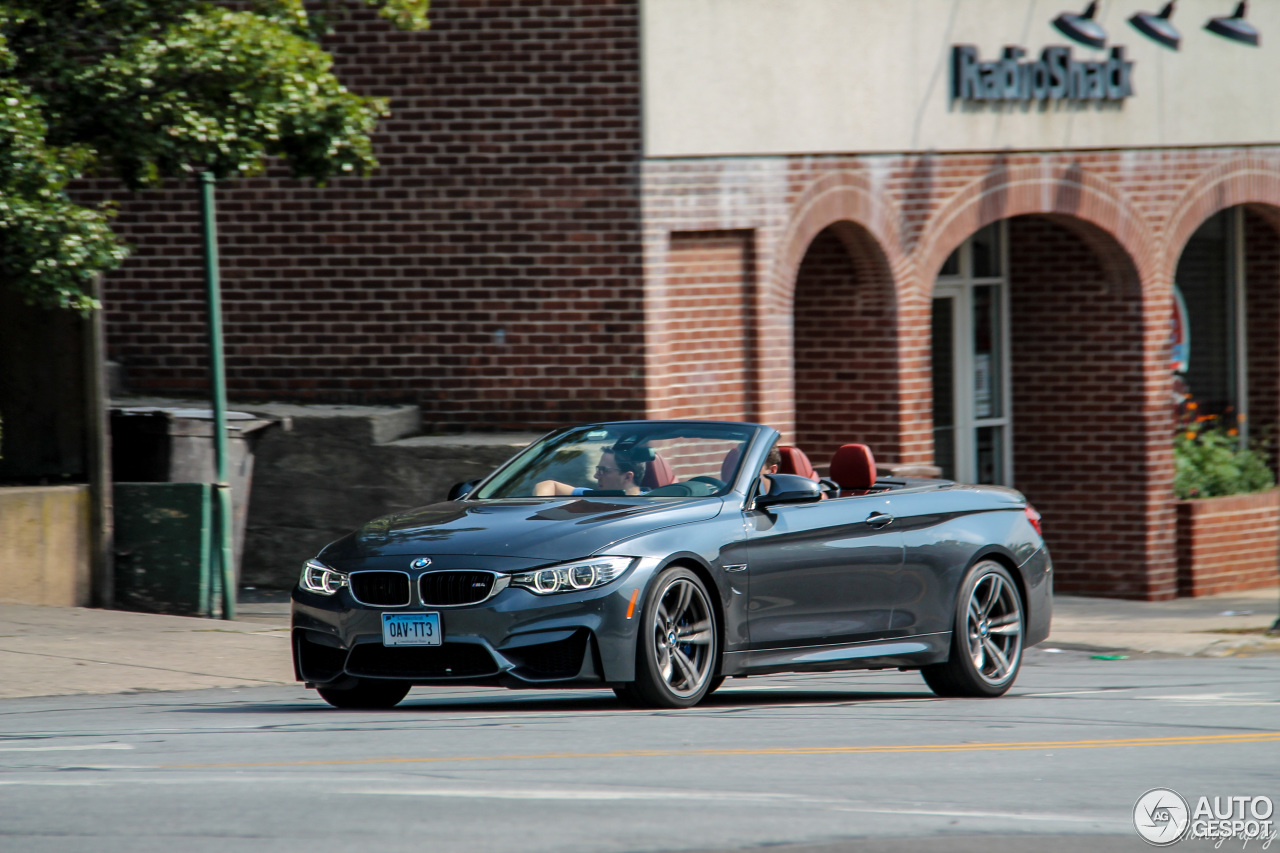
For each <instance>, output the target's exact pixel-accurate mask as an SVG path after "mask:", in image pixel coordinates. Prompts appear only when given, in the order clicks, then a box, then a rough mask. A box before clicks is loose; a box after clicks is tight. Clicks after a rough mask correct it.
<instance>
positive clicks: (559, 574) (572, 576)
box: [511, 557, 635, 595]
mask: <svg viewBox="0 0 1280 853" xmlns="http://www.w3.org/2000/svg"><path fill="white" fill-rule="evenodd" d="M634 562H635V558H634V557H591V558H590V559H586V560H575V561H574V562H572V563H561V564H560V565H558V566H548V567H547V568H545V569H538V570H537V571H533V572H525V573H524V574H519V575H516V576H515V577H513V578H512V579H511V585H512V586H518V587H521V588H522V589H527V590H529V591H530V592H533V593H536V594H538V595H550V594H551V593H553V592H578V591H581V590H584V589H591V588H593V587H597V586H604V585H605V584H607V583H609V582H610V581H612V580H613V579H615V578H617V577H618V576H619V575H621V574H622V573H623V572H625V571H626V570H627V569H629V568H630V567H631V564H632V563H634Z"/></svg>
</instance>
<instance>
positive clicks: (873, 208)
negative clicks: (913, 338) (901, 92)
mask: <svg viewBox="0 0 1280 853" xmlns="http://www.w3.org/2000/svg"><path fill="white" fill-rule="evenodd" d="M791 209H792V214H791V215H790V216H789V217H788V221H787V225H786V227H785V229H784V230H783V233H782V236H781V237H780V239H779V240H778V243H777V244H776V245H777V251H776V252H775V255H774V262H773V264H772V268H771V272H770V274H769V275H768V277H767V280H766V281H765V283H764V284H765V286H764V287H762V288H761V292H760V295H759V302H758V307H757V310H758V315H757V316H758V317H759V323H758V328H759V338H758V345H757V351H758V353H759V362H758V365H759V376H760V383H761V395H760V411H761V413H762V418H763V419H764V420H766V421H767V422H768V423H771V424H773V425H775V426H777V427H778V428H779V429H780V430H782V432H783V434H784V435H785V436H786V437H787V438H788V439H789V440H795V437H796V435H797V432H798V431H799V432H802V433H803V432H804V430H803V429H802V428H801V425H800V424H798V423H797V419H796V417H797V416H796V413H797V412H800V413H806V412H809V411H811V410H812V409H813V406H812V405H811V404H812V403H814V402H815V401H814V400H812V399H811V400H808V401H805V402H800V403H798V402H797V399H796V385H797V381H798V377H797V375H796V370H797V364H796V354H797V346H798V347H799V351H800V352H801V354H802V355H803V356H804V357H806V358H807V357H808V354H812V353H813V350H814V348H813V347H812V346H808V344H814V343H815V340H814V339H813V338H812V331H811V330H812V328H813V326H812V324H810V323H809V322H808V321H810V320H813V319H814V318H816V317H817V316H818V313H817V312H821V311H829V310H835V311H840V309H839V308H838V307H835V306H838V304H839V300H840V299H842V298H845V299H846V302H845V303H844V304H845V305H846V307H851V306H853V305H854V303H855V302H858V300H861V302H860V303H859V304H861V305H862V308H860V309H858V308H855V309H853V310H855V311H862V312H863V314H862V320H863V321H864V322H865V321H867V319H868V317H870V316H875V317H876V318H878V321H877V323H876V328H875V329H874V333H875V334H876V335H878V336H880V337H884V341H883V342H882V344H881V346H880V347H879V348H878V349H877V353H876V360H875V361H876V363H875V365H873V366H871V368H872V369H871V374H870V375H871V376H872V379H871V381H872V382H874V383H875V384H876V385H877V389H876V391H875V393H876V395H877V397H878V399H877V406H878V409H877V412H878V417H885V418H887V420H888V421H890V422H892V423H893V424H894V427H893V429H894V430H898V429H900V425H901V424H902V423H903V421H904V419H903V418H902V416H901V412H900V410H899V407H900V406H901V403H902V395H901V394H900V393H898V392H899V389H898V388H897V387H896V386H897V377H898V376H899V371H898V369H897V365H898V350H899V349H900V347H901V338H900V335H899V334H898V330H899V329H900V328H901V326H900V318H901V315H902V311H901V304H900V301H901V299H902V298H903V293H904V291H905V290H906V289H907V287H908V283H910V282H912V281H913V277H912V275H911V261H910V259H909V258H908V256H907V255H906V253H905V252H904V251H903V247H902V241H901V238H900V235H899V231H898V227H899V223H900V222H901V218H900V215H899V212H898V210H897V208H896V207H895V205H894V204H893V203H892V202H891V201H890V200H888V198H887V196H886V195H885V194H883V193H877V192H875V191H874V188H873V187H872V185H871V183H870V181H869V180H868V178H867V177H866V176H864V175H861V174H857V173H852V172H836V173H832V174H828V175H824V176H823V177H821V178H819V179H818V180H816V181H814V182H813V183H812V184H810V185H809V186H808V187H806V188H805V189H804V190H803V191H802V192H801V193H800V194H799V196H798V197H797V198H796V201H795V203H794V204H793V205H792V208H791ZM815 247H816V248H817V251H818V254H817V255H811V254H810V253H811V249H814V248H815ZM836 247H838V249H839V251H838V252H833V251H832V250H833V248H836ZM806 263H808V268H807V269H808V271H809V273H811V274H812V275H815V276H819V277H823V276H826V277H832V276H834V279H832V280H835V279H841V278H842V279H843V281H844V285H843V287H847V288H850V289H849V290H848V291H847V292H845V293H844V294H843V297H842V295H841V293H839V292H831V293H828V294H827V296H826V297H823V296H822V295H821V294H818V293H812V292H806V293H802V294H800V298H801V299H803V300H805V304H803V305H800V306H798V305H797V302H796V300H797V285H798V283H800V282H802V269H803V268H805V265H806ZM841 264H843V265H844V270H843V271H841V270H839V269H838V267H839V266H840V265H841ZM818 267H822V268H823V269H822V271H821V272H820V271H819V270H818V269H817V268H818ZM811 281H816V279H811ZM817 286H818V285H816V284H815V287H817ZM808 290H809V289H806V291H808ZM837 290H839V288H838V287H837ZM872 294H874V295H872ZM831 300H835V302H834V303H833V302H832V301H831ZM847 300H853V301H852V302H851V301H847ZM868 300H870V302H874V306H873V305H871V304H869V302H868ZM798 310H799V311H801V312H803V314H804V318H803V319H802V318H801V317H799V316H797V311H798ZM839 319H840V320H841V321H842V322H841V323H839V324H837V326H834V327H830V328H828V329H827V331H826V332H825V333H824V334H825V338H824V339H825V340H828V341H833V340H836V341H838V340H844V341H848V340H849V339H848V337H847V335H848V334H850V333H851V330H852V329H853V328H854V327H855V326H857V325H858V322H859V321H858V319H857V318H856V317H852V316H849V315H848V314H844V315H842V316H841V317H840V318H839ZM850 324H852V325H850ZM864 328H865V326H864ZM797 329H799V330H800V331H801V333H803V334H805V335H806V341H805V342H803V343H800V342H798V341H797V334H796V333H797ZM842 357H843V356H840V355H838V354H832V355H831V358H830V359H827V362H828V366H827V367H823V368H817V367H814V368H813V369H814V370H816V371H819V372H821V371H827V372H828V373H829V374H830V377H829V383H840V385H841V387H842V389H843V393H844V394H845V395H846V397H847V396H848V395H849V393H851V392H852V393H854V394H856V393H857V386H858V384H859V382H863V383H865V382H866V381H867V377H868V374H867V373H866V370H865V365H864V370H863V371H861V372H862V373H863V375H862V376H861V377H857V376H853V377H851V376H850V371H849V370H843V371H837V370H834V369H833V365H834V364H835V360H838V359H840V358H842ZM800 369H801V373H802V374H805V373H806V371H807V370H808V368H806V366H805V365H803V364H802V365H801V366H800ZM859 372H860V371H859V370H857V369H854V370H853V371H852V373H854V374H857V373H859ZM837 373H839V374H841V377H837V376H836V374H837ZM799 381H801V382H803V383H806V384H808V386H809V387H810V389H812V388H813V387H814V385H815V384H817V383H820V382H822V381H823V380H821V379H820V378H819V373H814V372H809V373H808V374H807V376H802V377H800V378H799ZM886 384H888V385H891V386H894V387H893V388H892V389H886V388H885V385H886ZM833 393H835V391H834V389H833ZM880 395H883V399H882V400H881V399H879V396H880ZM849 426H850V429H852V430H854V431H857V430H858V429H859V427H860V425H859V424H858V423H856V422H855V423H852V424H850V425H849ZM804 429H808V428H807V427H805V428H804ZM804 434H812V433H804ZM879 434H880V432H879V431H877V432H876V435H877V436H879ZM852 438H853V436H852V435H851V436H850V438H849V439H846V440H852ZM877 443H878V444H879V445H880V447H879V448H878V449H879V451H880V453H881V455H882V456H883V457H884V458H885V459H886V460H892V459H896V458H898V457H899V456H900V445H901V442H900V441H899V440H897V436H894V437H893V438H888V437H886V438H885V439H884V440H880V439H879V438H877ZM815 452H816V453H817V454H818V456H817V458H815V460H814V461H815V462H816V463H818V464H821V463H822V462H823V461H824V460H823V458H822V457H823V455H824V454H825V453H826V452H829V451H827V450H826V448H825V447H824V448H822V449H819V450H816V451H815Z"/></svg>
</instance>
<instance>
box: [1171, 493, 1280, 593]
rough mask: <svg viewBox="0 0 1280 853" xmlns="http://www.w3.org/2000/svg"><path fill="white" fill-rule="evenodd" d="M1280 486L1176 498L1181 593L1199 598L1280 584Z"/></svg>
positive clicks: (1179, 591)
mask: <svg viewBox="0 0 1280 853" xmlns="http://www.w3.org/2000/svg"><path fill="white" fill-rule="evenodd" d="M1278 513H1280V489H1272V490H1271V491H1268V492H1259V493H1256V494H1251V495H1228V496H1227V497H1221V498H1200V499H1197V500H1188V501H1178V594H1179V595H1180V596H1188V597H1199V596H1202V595H1216V594H1218V593H1223V592H1239V591H1240V590H1246V589H1262V588H1266V587H1270V586H1275V585H1276V584H1277V583H1280V573H1278V572H1277V555H1278V553H1280V548H1278V546H1277V537H1280V518H1278V517H1277V516H1278Z"/></svg>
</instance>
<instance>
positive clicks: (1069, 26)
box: [1053, 0, 1107, 48]
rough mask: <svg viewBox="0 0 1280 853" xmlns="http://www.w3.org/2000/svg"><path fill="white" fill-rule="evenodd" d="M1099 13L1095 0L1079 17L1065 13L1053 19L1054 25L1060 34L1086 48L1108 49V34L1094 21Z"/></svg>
mask: <svg viewBox="0 0 1280 853" xmlns="http://www.w3.org/2000/svg"><path fill="white" fill-rule="evenodd" d="M1097 11H1098V2H1097V0H1094V2H1092V3H1090V4H1089V8H1087V9H1085V10H1084V12H1082V13H1081V14H1079V15H1076V14H1073V13H1071V12H1063V13H1062V14H1061V15H1059V16H1058V17H1056V18H1054V19H1053V25H1054V26H1055V27H1057V29H1058V32H1060V33H1062V34H1063V35H1064V36H1066V37H1067V38H1069V39H1071V40H1073V41H1078V42H1080V44H1082V45H1085V46H1086V47H1098V48H1101V47H1106V46H1107V32H1106V30H1104V29H1102V27H1101V26H1099V25H1098V22H1097V21H1095V20H1094V19H1093V16H1094V15H1095V14H1096V13H1097Z"/></svg>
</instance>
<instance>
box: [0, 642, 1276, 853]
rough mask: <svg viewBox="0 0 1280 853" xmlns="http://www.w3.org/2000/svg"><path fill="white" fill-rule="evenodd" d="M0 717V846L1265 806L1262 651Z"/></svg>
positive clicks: (989, 821) (1043, 845)
mask: <svg viewBox="0 0 1280 853" xmlns="http://www.w3.org/2000/svg"><path fill="white" fill-rule="evenodd" d="M0 732H3V734H2V735H0V850H3V851H5V853H26V851H94V852H95V853H115V851H129V852H130V853H144V851H157V853H189V851H225V850H235V851H344V853H345V852H346V851H352V850H360V851H402V850H403V851H410V850H412V851H431V853H436V851H440V853H444V851H536V853H575V851H591V852H592V853H596V851H605V852H606V853H612V851H677V850H678V851H711V850H717V851H719V850H743V849H754V848H760V847H765V846H769V845H775V846H771V847H769V849H770V851H771V853H800V851H803V853H834V851H845V850H860V851H861V850H870V851H891V850H892V851H899V850H900V851H908V850H910V851H943V850H946V851H970V850H972V851H977V850H982V851H1002V850H1035V851H1037V853H1053V851H1068V850H1070V851H1084V850H1088V851H1110V850H1147V849H1152V848H1150V847H1148V846H1147V845H1146V844H1145V843H1144V842H1143V841H1142V840H1141V839H1140V838H1139V837H1138V835H1137V834H1136V832H1135V831H1134V828H1133V823H1132V811H1133V806H1134V803H1135V802H1136V800H1137V799H1138V797H1139V796H1140V795H1142V794H1143V793H1144V792H1145V791H1147V790H1149V789H1151V788H1155V787H1169V788H1172V789H1174V790H1176V791H1178V792H1179V793H1180V794H1182V796H1183V797H1185V798H1186V799H1187V800H1188V801H1190V802H1192V803H1194V802H1195V798H1197V797H1199V796H1201V795H1205V796H1209V797H1211V798H1212V797H1213V796H1236V795H1241V796H1246V795H1247V796H1254V795H1266V796H1269V797H1271V799H1272V800H1273V801H1280V656H1274V655H1273V656H1258V657H1248V658H1223V659H1203V658H1174V657H1150V656H1132V657H1130V658H1128V659H1126V660H1100V659H1096V658H1094V657H1092V656H1091V655H1090V653H1088V652H1081V651H1064V652H1061V653H1057V654H1051V653H1047V652H1044V651H1040V650H1034V649H1033V650H1032V651H1031V652H1030V653H1029V654H1028V658H1027V662H1026V665H1025V667H1024V669H1023V672H1022V675H1021V677H1020V679H1019V681H1018V684H1017V686H1016V687H1015V689H1014V691H1013V693H1011V694H1010V695H1009V696H1007V697H1005V698H1003V699H999V700H994V701H975V700H942V699H937V698H935V697H933V695H932V694H931V693H929V692H928V691H927V690H926V689H925V687H924V685H923V683H922V682H921V681H920V679H919V678H918V676H916V675H914V674H909V673H896V672H895V673H882V674H854V675H849V674H841V675H820V676H779V677H771V678H760V679H755V678H753V679H749V680H745V681H730V682H728V683H727V684H726V685H725V687H724V688H722V690H721V691H720V692H719V693H717V694H715V695H714V696H713V697H711V699H710V700H709V701H708V702H707V703H706V704H705V705H703V706H701V707H699V708H696V709H693V710H690V711H678V712H646V711H633V710H625V709H623V708H622V707H620V706H619V705H618V704H616V702H615V701H614V700H613V697H612V694H607V693H589V692H573V693H570V692H558V693H545V692H537V693H535V692H508V691H501V690H475V689H448V690H427V689H423V688H419V689H416V690H414V691H413V693H411V694H410V696H409V698H408V699H407V700H406V701H405V703H404V704H402V705H401V707H399V708H397V709H396V710H394V711H390V712H354V711H337V710H334V709H330V708H329V707H328V706H326V705H324V704H323V703H322V702H321V701H320V700H319V699H318V698H317V697H315V694H313V693H310V692H308V691H304V690H302V689H301V688H285V687H263V688H244V689H218V690H200V691H191V692H185V693H134V694H124V695H112V696H64V697H54V698H44V699H10V700H3V701H0ZM1241 846H1242V845H1241V844H1240V842H1236V841H1230V842H1226V843H1225V844H1224V845H1223V847H1222V848H1219V849H1225V850H1231V849H1241ZM1173 849H1176V850H1179V851H1181V850H1209V849H1213V846H1212V844H1211V843H1209V842H1188V841H1184V842H1181V843H1179V844H1178V845H1176V846H1175V847H1174V848H1173ZM1245 849H1249V850H1257V849H1263V848H1262V846H1261V845H1260V844H1258V843H1257V842H1255V843H1253V844H1250V845H1249V847H1248V848H1245ZM1276 849H1278V850H1280V840H1278V841H1277V848H1276Z"/></svg>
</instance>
